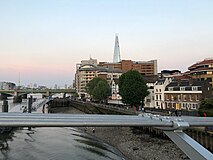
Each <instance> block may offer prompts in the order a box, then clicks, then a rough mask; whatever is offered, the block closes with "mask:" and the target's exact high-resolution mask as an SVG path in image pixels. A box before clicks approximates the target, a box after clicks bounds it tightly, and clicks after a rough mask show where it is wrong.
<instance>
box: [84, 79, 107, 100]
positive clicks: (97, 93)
mask: <svg viewBox="0 0 213 160" xmlns="http://www.w3.org/2000/svg"><path fill="white" fill-rule="evenodd" d="M86 91H87V93H89V94H90V96H91V97H92V98H93V99H94V100H96V101H98V102H101V101H103V100H107V98H108V96H110V95H111V89H110V86H109V84H108V83H107V81H106V80H104V79H102V78H99V77H95V78H93V79H92V80H91V81H90V82H89V83H88V84H87V85H86Z"/></svg>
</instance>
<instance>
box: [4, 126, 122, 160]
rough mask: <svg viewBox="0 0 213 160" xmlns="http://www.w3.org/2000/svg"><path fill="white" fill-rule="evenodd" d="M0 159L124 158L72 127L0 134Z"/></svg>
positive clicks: (24, 130)
mask: <svg viewBox="0 0 213 160" xmlns="http://www.w3.org/2000/svg"><path fill="white" fill-rule="evenodd" d="M0 159H5V160H16V159H17V160H19V159H22V160H29V159H30V160H40V159H43V160H48V159H51V160H58V159H60V160H70V159H78V160H85V159H88V160H89V159H101V160H109V159H118V160H119V159H121V160H122V159H124V156H123V155H122V154H121V153H120V152H119V151H118V150H117V149H115V148H113V147H112V146H110V145H108V144H106V143H104V142H103V141H101V140H99V139H97V138H95V137H94V136H93V135H92V134H88V133H86V132H84V131H83V130H79V129H77V128H71V127H58V128H51V127H49V128H31V129H30V130H28V128H27V127H25V128H19V129H16V130H13V131H11V132H10V133H6V134H0Z"/></svg>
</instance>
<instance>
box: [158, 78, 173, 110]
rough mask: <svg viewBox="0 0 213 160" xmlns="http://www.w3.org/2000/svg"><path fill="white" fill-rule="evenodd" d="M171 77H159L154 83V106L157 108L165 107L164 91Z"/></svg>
mask: <svg viewBox="0 0 213 160" xmlns="http://www.w3.org/2000/svg"><path fill="white" fill-rule="evenodd" d="M172 79H173V77H167V78H166V77H165V78H162V79H159V80H158V81H157V82H156V83H155V85H154V107H155V108H159V109H165V108H166V107H165V101H164V100H165V98H164V92H165V88H166V86H167V85H168V84H169V83H171V81H172Z"/></svg>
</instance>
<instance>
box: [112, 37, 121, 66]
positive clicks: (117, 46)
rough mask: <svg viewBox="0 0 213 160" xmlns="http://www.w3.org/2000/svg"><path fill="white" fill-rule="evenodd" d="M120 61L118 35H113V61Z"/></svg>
mask: <svg viewBox="0 0 213 160" xmlns="http://www.w3.org/2000/svg"><path fill="white" fill-rule="evenodd" d="M120 61H121V56H120V47H119V42H118V35H117V34H116V35H115V48H114V56H113V63H118V62H120Z"/></svg>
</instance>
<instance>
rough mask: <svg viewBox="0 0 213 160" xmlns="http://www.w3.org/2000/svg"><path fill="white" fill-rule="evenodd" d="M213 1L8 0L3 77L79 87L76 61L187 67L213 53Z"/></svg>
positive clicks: (3, 16)
mask: <svg viewBox="0 0 213 160" xmlns="http://www.w3.org/2000/svg"><path fill="white" fill-rule="evenodd" d="M212 8H213V1H212V0H202V1H201V0H134V1H130V0H0V81H10V82H14V83H16V84H18V82H19V79H20V84H21V85H28V84H34V83H37V84H38V85H46V86H48V87H53V86H54V85H55V84H58V86H64V85H65V84H67V85H71V84H72V82H73V79H74V76H75V70H76V68H75V67H76V64H77V63H80V62H81V60H86V59H89V58H90V57H92V58H93V59H97V60H98V62H100V61H105V62H112V60H113V50H114V43H115V42H114V41H115V34H116V33H118V35H119V43H120V53H121V59H126V60H127V59H131V60H134V61H148V60H154V59H156V60H157V63H158V72H160V71H161V70H163V69H179V70H181V71H182V72H184V71H187V68H188V67H189V66H190V65H192V64H194V63H196V62H198V61H201V60H203V59H205V58H210V57H213V9H212Z"/></svg>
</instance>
